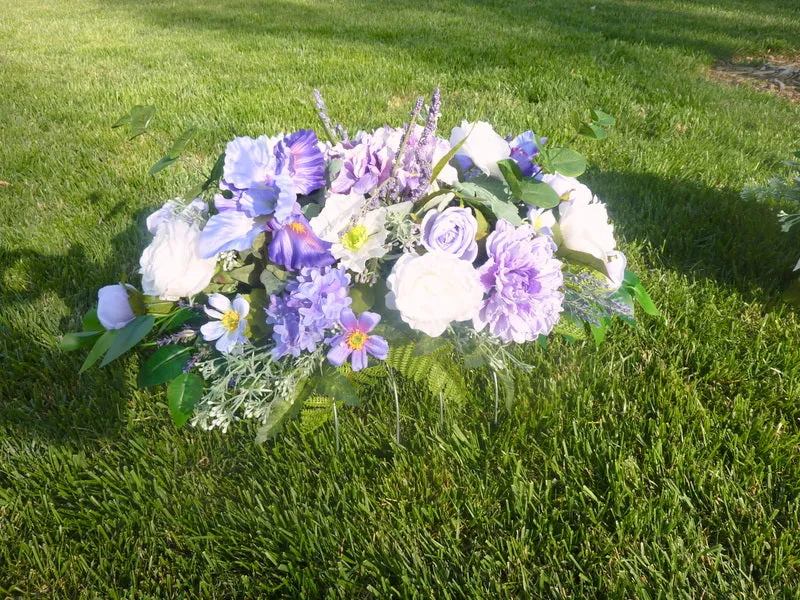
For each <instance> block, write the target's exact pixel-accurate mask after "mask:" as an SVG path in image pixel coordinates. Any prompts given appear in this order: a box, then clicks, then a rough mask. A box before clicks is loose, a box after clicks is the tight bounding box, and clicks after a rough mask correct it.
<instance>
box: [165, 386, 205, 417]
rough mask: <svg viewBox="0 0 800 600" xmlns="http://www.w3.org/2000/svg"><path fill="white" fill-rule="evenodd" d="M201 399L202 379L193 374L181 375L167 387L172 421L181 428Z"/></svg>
mask: <svg viewBox="0 0 800 600" xmlns="http://www.w3.org/2000/svg"><path fill="white" fill-rule="evenodd" d="M202 397H203V379H202V378H201V377H200V376H199V375H196V374H194V373H181V374H180V375H178V376H177V377H176V378H175V379H173V380H172V381H171V382H170V384H169V386H168V387H167V401H168V402H169V412H170V413H171V414H172V421H173V422H174V423H175V425H176V426H177V427H183V426H184V425H185V424H186V421H188V420H189V417H191V416H192V411H194V407H195V406H197V403H198V402H200V400H201V399H202Z"/></svg>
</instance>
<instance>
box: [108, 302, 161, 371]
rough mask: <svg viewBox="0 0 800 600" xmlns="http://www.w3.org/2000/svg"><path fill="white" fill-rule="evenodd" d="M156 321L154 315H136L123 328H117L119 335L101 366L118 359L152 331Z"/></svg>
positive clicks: (115, 337)
mask: <svg viewBox="0 0 800 600" xmlns="http://www.w3.org/2000/svg"><path fill="white" fill-rule="evenodd" d="M155 322H156V319H155V317H154V316H152V315H145V316H143V317H136V318H135V319H134V320H133V321H131V322H130V323H128V324H127V325H125V327H123V328H122V329H117V330H116V332H117V335H116V336H114V340H113V341H112V342H111V346H110V347H109V348H108V352H107V353H106V355H105V357H104V358H103V360H102V361H101V362H100V367H105V366H106V365H107V364H108V363H110V362H111V361H113V360H115V359H117V358H118V357H120V356H121V355H123V354H124V353H125V352H127V351H128V350H130V349H131V348H133V347H134V346H135V345H136V344H138V343H139V342H140V341H142V339H143V338H144V336H146V335H147V334H148V333H150V330H151V329H152V328H153V325H154V324H155Z"/></svg>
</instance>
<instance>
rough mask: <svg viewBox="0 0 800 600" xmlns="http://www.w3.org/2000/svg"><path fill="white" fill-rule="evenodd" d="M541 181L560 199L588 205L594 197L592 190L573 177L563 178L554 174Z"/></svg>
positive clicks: (545, 176) (544, 177)
mask: <svg viewBox="0 0 800 600" xmlns="http://www.w3.org/2000/svg"><path fill="white" fill-rule="evenodd" d="M542 181H544V182H545V183H546V184H548V185H549V186H550V187H551V188H553V189H554V190H555V191H556V194H558V195H559V196H560V197H561V198H565V199H566V200H569V201H575V202H582V203H584V204H588V203H589V202H591V201H592V198H593V197H594V194H592V190H590V189H589V188H588V187H587V186H585V185H583V184H582V183H581V182H580V181H578V180H577V179H575V178H574V177H565V176H564V175H561V174H559V173H554V174H547V175H544V176H543V177H542Z"/></svg>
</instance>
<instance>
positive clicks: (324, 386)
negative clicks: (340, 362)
mask: <svg viewBox="0 0 800 600" xmlns="http://www.w3.org/2000/svg"><path fill="white" fill-rule="evenodd" d="M314 391H315V392H316V393H317V394H320V395H321V396H330V397H331V398H335V399H336V400H338V401H340V402H344V403H345V404H348V405H350V406H358V405H360V404H361V399H360V398H359V397H358V394H357V393H356V390H355V388H354V387H353V385H352V384H351V383H350V380H349V379H348V378H347V377H345V376H344V375H342V374H341V373H339V371H333V370H331V371H330V372H328V371H326V372H325V373H324V374H323V375H322V376H321V377H319V378H318V379H317V380H316V384H315V387H314Z"/></svg>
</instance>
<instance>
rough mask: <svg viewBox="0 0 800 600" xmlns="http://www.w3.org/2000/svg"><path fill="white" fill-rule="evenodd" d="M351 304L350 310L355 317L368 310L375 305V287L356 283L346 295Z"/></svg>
mask: <svg viewBox="0 0 800 600" xmlns="http://www.w3.org/2000/svg"><path fill="white" fill-rule="evenodd" d="M348 295H349V296H350V298H352V300H353V302H352V304H351V305H350V308H351V309H352V310H353V312H354V313H355V314H357V315H360V314H361V313H362V312H364V311H365V310H369V309H370V308H372V307H373V305H374V304H375V287H374V286H370V285H367V284H365V283H357V284H355V285H353V286H352V287H351V288H350V292H349V293H348Z"/></svg>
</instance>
